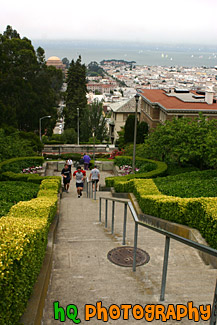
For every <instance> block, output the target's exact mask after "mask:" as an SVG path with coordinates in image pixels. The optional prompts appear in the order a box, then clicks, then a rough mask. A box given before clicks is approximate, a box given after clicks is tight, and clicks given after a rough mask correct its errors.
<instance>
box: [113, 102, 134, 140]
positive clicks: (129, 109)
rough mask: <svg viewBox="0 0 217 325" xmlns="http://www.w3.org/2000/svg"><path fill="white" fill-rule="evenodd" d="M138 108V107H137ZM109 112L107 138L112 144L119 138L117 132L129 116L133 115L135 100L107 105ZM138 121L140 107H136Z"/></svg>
mask: <svg viewBox="0 0 217 325" xmlns="http://www.w3.org/2000/svg"><path fill="white" fill-rule="evenodd" d="M139 106H140V105H139ZM109 107H110V110H111V118H110V122H109V137H110V140H111V142H112V143H115V142H116V140H117V139H118V138H119V135H118V132H119V131H120V130H121V127H123V126H124V125H125V123H126V120H127V118H128V116H129V115H130V114H135V108H136V101H135V98H134V97H133V98H131V99H129V100H125V101H121V102H117V103H112V104H109ZM137 118H138V120H139V121H140V107H138V116H137Z"/></svg>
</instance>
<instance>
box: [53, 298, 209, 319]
mask: <svg viewBox="0 0 217 325" xmlns="http://www.w3.org/2000/svg"><path fill="white" fill-rule="evenodd" d="M53 310H54V319H55V320H59V321H60V322H65V321H66V320H67V319H69V320H71V321H72V322H73V323H74V324H79V323H81V322H82V321H81V319H80V318H79V315H78V308H77V306H76V305H74V304H69V305H68V306H66V308H63V307H61V306H60V304H59V301H55V302H54V303H53ZM83 315H84V321H90V320H91V319H96V320H101V321H102V322H108V321H109V320H110V319H111V320H119V319H122V320H126V321H127V320H129V319H130V317H133V318H134V319H135V320H141V319H144V320H145V321H146V322H152V321H153V320H160V321H161V322H167V321H168V320H176V321H181V320H182V319H184V318H186V319H188V320H192V321H193V322H198V321H200V320H203V321H208V320H209V319H210V317H211V305H200V306H199V307H195V306H194V305H193V302H192V301H189V302H188V303H187V305H183V304H177V305H173V304H169V305H168V306H167V307H165V306H164V305H162V304H156V305H155V304H147V305H145V306H141V305H139V304H138V305H132V304H122V305H120V306H118V305H115V304H113V305H111V306H109V307H108V308H106V307H103V306H102V302H101V301H98V302H97V303H96V305H92V304H86V305H85V306H84V310H83Z"/></svg>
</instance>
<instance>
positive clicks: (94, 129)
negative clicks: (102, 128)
mask: <svg viewBox="0 0 217 325" xmlns="http://www.w3.org/2000/svg"><path fill="white" fill-rule="evenodd" d="M95 131H96V128H95V127H94V128H93V160H95Z"/></svg>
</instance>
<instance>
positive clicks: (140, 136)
mask: <svg viewBox="0 0 217 325" xmlns="http://www.w3.org/2000/svg"><path fill="white" fill-rule="evenodd" d="M147 134H148V123H146V122H144V121H142V122H141V123H139V124H138V128H137V136H136V143H138V144H139V143H144V140H145V138H146V136H147Z"/></svg>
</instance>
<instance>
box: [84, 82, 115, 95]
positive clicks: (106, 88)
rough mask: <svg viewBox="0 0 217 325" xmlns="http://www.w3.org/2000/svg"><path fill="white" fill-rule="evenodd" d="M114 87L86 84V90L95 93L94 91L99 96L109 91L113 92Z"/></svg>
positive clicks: (110, 85)
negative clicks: (98, 93)
mask: <svg viewBox="0 0 217 325" xmlns="http://www.w3.org/2000/svg"><path fill="white" fill-rule="evenodd" d="M114 89H115V85H112V84H102V83H88V84H87V90H88V91H92V92H95V91H96V90H97V91H98V92H100V93H101V94H105V93H110V91H114Z"/></svg>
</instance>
